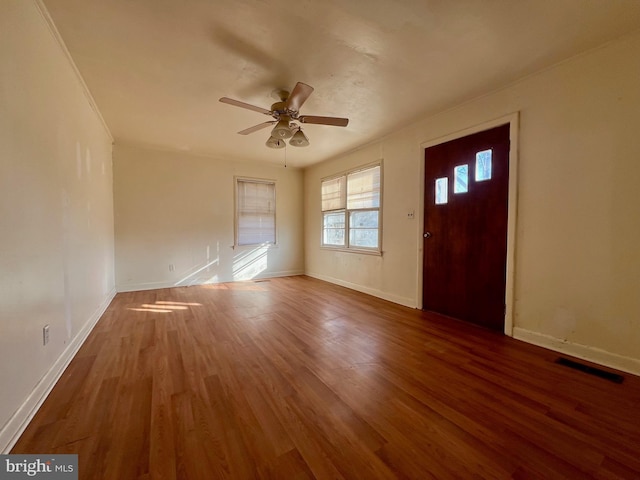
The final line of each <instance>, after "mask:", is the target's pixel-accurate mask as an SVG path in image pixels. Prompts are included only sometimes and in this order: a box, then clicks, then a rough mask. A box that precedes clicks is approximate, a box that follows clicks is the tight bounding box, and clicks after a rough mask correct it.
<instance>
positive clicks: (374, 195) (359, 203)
mask: <svg viewBox="0 0 640 480" xmlns="http://www.w3.org/2000/svg"><path fill="white" fill-rule="evenodd" d="M379 206H380V166H379V165H378V166H375V167H372V168H367V169H366V170H360V171H358V172H353V173H350V174H349V175H347V208H349V209H358V208H377V207H379Z"/></svg>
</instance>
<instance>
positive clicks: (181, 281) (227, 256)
mask: <svg viewBox="0 0 640 480" xmlns="http://www.w3.org/2000/svg"><path fill="white" fill-rule="evenodd" d="M113 158H114V192H115V193H114V195H115V232H116V285H117V289H118V291H128V290H141V289H150V288H161V287H171V286H177V285H195V284H203V283H218V282H228V281H234V280H250V279H254V278H264V277H273V276H282V275H293V274H301V273H303V272H304V253H303V246H304V242H303V221H302V219H303V195H302V187H303V175H302V171H301V170H299V169H295V168H291V167H288V168H284V166H282V167H279V166H273V165H271V166H265V165H260V164H253V163H237V162H229V161H224V160H219V159H215V158H211V157H204V156H196V155H192V154H189V153H175V152H165V151H160V150H152V149H148V148H144V147H140V146H134V145H126V144H120V143H117V144H116V145H115V147H114V154H113ZM236 175H237V176H244V177H251V178H263V179H271V180H275V181H276V228H277V242H278V244H277V245H276V246H269V247H266V246H265V247H260V248H256V247H238V248H236V249H234V248H232V247H233V244H234V176H236ZM171 266H173V271H171Z"/></svg>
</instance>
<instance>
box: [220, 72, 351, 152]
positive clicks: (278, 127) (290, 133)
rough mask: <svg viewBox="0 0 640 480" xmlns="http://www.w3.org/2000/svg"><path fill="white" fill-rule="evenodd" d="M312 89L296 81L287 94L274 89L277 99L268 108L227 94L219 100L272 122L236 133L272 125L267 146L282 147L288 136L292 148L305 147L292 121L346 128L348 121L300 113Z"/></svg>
mask: <svg viewBox="0 0 640 480" xmlns="http://www.w3.org/2000/svg"><path fill="white" fill-rule="evenodd" d="M312 92H313V87H310V86H309V85H307V84H306V83H302V82H298V83H297V84H296V86H295V87H294V89H293V91H292V92H291V93H289V92H287V91H286V90H277V95H278V97H280V100H281V101H280V102H276V103H274V104H273V105H271V110H267V109H266V108H261V107H256V106H255V105H250V104H248V103H245V102H241V101H239V100H234V99H232V98H227V97H222V98H221V99H220V101H221V102H222V103H226V104H229V105H233V106H236V107H241V108H246V109H247V110H252V111H254V112H258V113H262V114H264V115H269V116H271V117H273V118H274V121H269V122H264V123H260V124H258V125H255V126H253V127H249V128H246V129H244V130H241V131H239V132H238V133H239V134H240V135H248V134H250V133H253V132H256V131H258V130H262V129H263V128H266V127H268V126H270V125H273V124H275V127H273V130H271V136H270V137H269V139H268V140H267V141H266V143H265V145H266V146H267V147H269V148H283V147H284V146H285V143H284V139H287V138H290V139H291V140H289V145H292V146H294V147H306V146H308V145H309V139H308V138H307V136H306V135H305V134H304V132H303V131H302V130H301V129H300V127H299V126H298V125H297V124H296V123H292V121H298V122H300V123H311V124H316V125H333V126H336V127H346V126H347V125H348V123H349V119H348V118H339V117H319V116H316V115H300V107H302V104H303V103H304V102H305V101H306V100H307V98H309V95H311V93H312Z"/></svg>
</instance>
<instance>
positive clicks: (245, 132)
mask: <svg viewBox="0 0 640 480" xmlns="http://www.w3.org/2000/svg"><path fill="white" fill-rule="evenodd" d="M274 123H277V122H276V121H275V120H274V121H272V122H264V123H260V124H258V125H254V126H253V127H249V128H245V129H244V130H240V131H239V132H238V133H239V134H240V135H249V134H250V133H253V132H257V131H258V130H262V129H263V128H265V127H268V126H269V125H273V124H274Z"/></svg>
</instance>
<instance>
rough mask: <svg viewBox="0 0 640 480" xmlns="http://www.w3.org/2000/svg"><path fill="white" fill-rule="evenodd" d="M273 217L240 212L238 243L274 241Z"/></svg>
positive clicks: (254, 243)
mask: <svg viewBox="0 0 640 480" xmlns="http://www.w3.org/2000/svg"><path fill="white" fill-rule="evenodd" d="M275 231H276V222H275V217H273V216H266V215H253V214H240V215H239V216H238V245H256V244H259V243H275Z"/></svg>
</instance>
